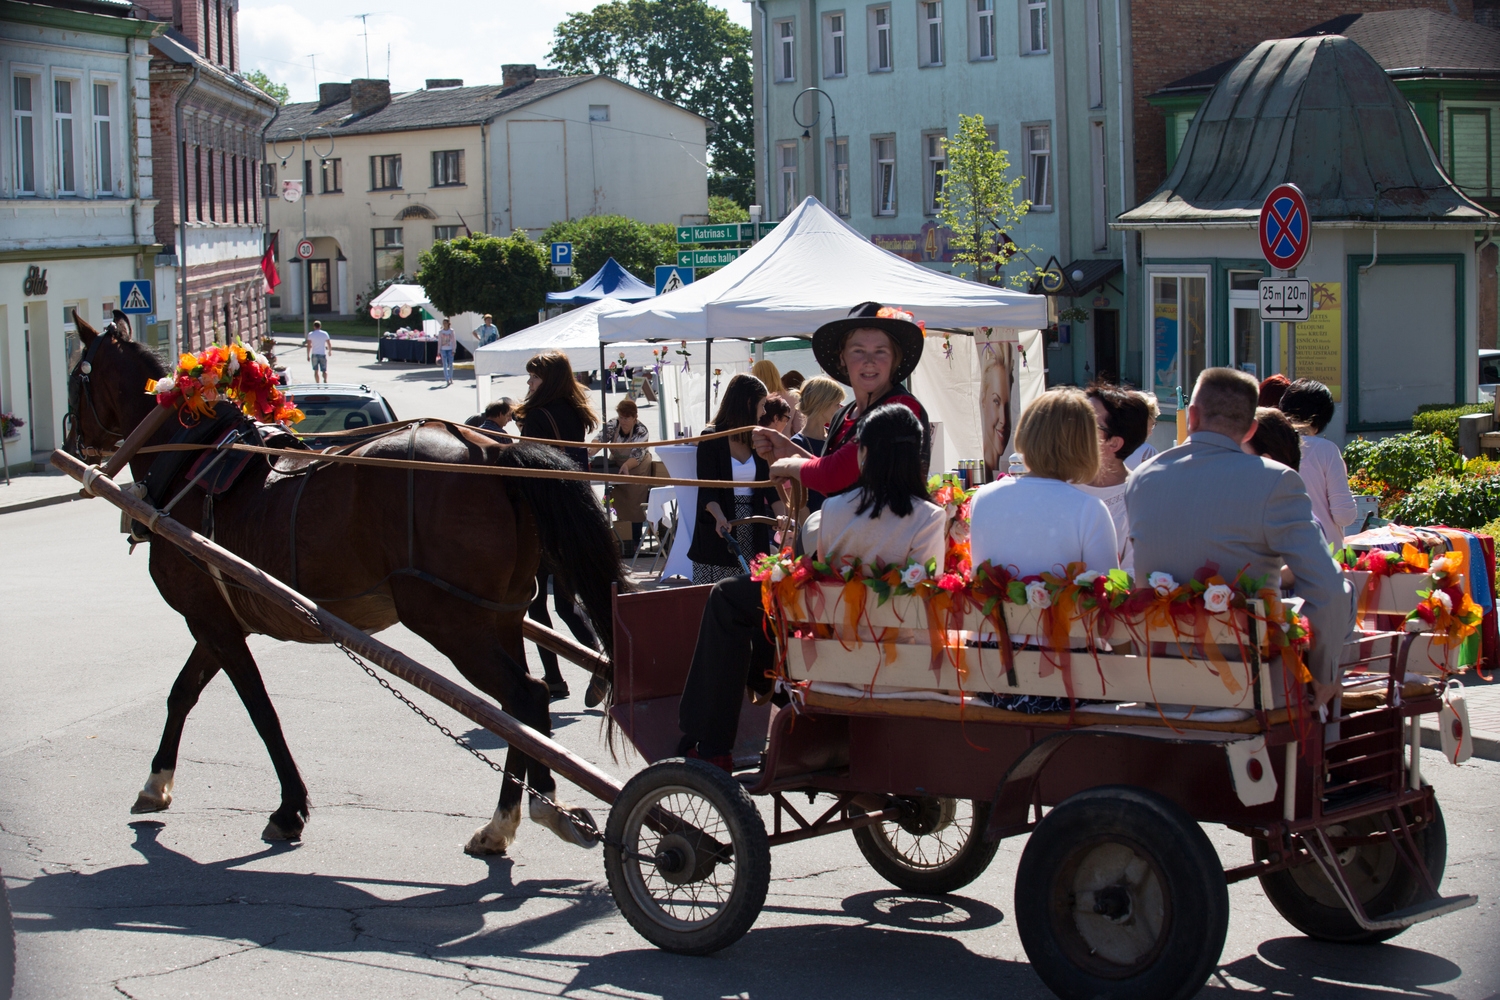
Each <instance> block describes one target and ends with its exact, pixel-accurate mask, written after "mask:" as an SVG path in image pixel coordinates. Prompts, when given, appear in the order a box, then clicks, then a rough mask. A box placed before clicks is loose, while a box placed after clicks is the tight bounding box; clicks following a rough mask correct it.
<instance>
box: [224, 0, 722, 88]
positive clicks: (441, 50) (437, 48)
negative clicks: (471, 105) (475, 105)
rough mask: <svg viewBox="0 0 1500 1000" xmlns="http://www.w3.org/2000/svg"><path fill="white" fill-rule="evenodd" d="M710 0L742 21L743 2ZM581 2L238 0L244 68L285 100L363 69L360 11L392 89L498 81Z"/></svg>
mask: <svg viewBox="0 0 1500 1000" xmlns="http://www.w3.org/2000/svg"><path fill="white" fill-rule="evenodd" d="M709 2H710V3H713V4H715V5H716V6H719V7H723V8H724V9H725V10H727V11H729V16H730V17H731V18H733V19H734V20H735V21H737V22H739V23H740V24H745V25H748V24H749V23H750V9H751V7H750V4H748V3H745V2H744V0H709ZM590 6H591V4H590V0H500V2H498V3H495V2H488V3H486V2H480V0H420V2H418V3H410V2H406V3H394V2H392V0H317V2H316V3H306V2H303V3H295V4H293V3H278V2H274V0H241V3H240V45H241V51H242V62H243V65H244V68H245V69H246V70H247V71H248V70H251V69H260V70H263V71H265V74H266V75H267V76H269V77H270V78H271V79H272V80H276V81H279V82H281V83H285V84H286V85H287V86H288V87H290V88H291V91H292V100H294V101H309V100H312V99H313V98H315V97H316V96H317V88H316V84H315V83H314V66H316V72H317V76H316V79H317V81H318V82H324V83H326V82H328V81H332V80H349V79H351V78H353V77H356V76H365V75H366V69H365V67H366V62H365V59H366V44H365V35H364V31H365V28H364V26H363V23H362V22H361V21H360V19H359V18H357V17H355V16H354V15H356V14H363V13H369V14H370V16H369V18H368V19H367V22H368V25H369V46H368V52H369V75H371V76H374V77H378V78H384V77H385V76H386V66H387V51H389V66H390V79H391V86H392V88H393V89H395V90H398V91H399V90H415V89H417V88H419V87H421V86H422V83H423V81H424V80H426V79H427V78H429V77H459V78H461V79H463V81H464V83H466V84H484V83H499V82H500V66H501V64H503V63H537V64H538V65H545V64H546V61H547V50H548V49H550V48H551V46H552V29H553V28H554V27H555V26H556V25H557V24H558V23H559V22H560V21H562V20H563V19H564V18H566V17H567V15H568V14H570V13H572V12H574V11H578V10H587V9H589V7H590ZM387 47H389V49H388V48H387ZM310 56H311V57H313V58H309V57H310Z"/></svg>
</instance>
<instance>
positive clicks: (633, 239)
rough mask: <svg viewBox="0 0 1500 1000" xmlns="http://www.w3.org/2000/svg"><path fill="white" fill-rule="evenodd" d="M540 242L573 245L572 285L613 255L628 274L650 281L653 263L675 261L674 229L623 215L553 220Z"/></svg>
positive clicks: (653, 267)
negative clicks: (561, 220)
mask: <svg viewBox="0 0 1500 1000" xmlns="http://www.w3.org/2000/svg"><path fill="white" fill-rule="evenodd" d="M541 241H542V243H544V244H545V243H571V244H573V276H574V284H577V283H578V282H581V281H583V280H584V279H586V278H588V277H590V276H591V275H592V274H593V273H594V272H595V271H597V270H599V268H601V267H603V266H604V262H605V261H606V260H608V259H609V258H611V257H613V258H614V259H615V263H617V264H619V265H620V266H621V267H623V268H624V269H625V270H627V271H629V272H630V273H631V274H633V275H635V276H636V277H637V278H640V279H641V280H642V281H644V282H646V283H647V284H650V283H651V281H652V280H653V278H654V277H655V274H656V265H658V264H673V263H676V261H677V229H676V227H675V226H672V225H670V224H668V223H658V224H655V225H647V224H646V223H644V222H637V221H636V220H635V219H630V218H626V217H625V216H623V215H586V216H584V217H583V218H581V219H573V220H570V221H567V222H554V223H552V225H550V226H548V227H547V231H546V232H544V233H542V240H541Z"/></svg>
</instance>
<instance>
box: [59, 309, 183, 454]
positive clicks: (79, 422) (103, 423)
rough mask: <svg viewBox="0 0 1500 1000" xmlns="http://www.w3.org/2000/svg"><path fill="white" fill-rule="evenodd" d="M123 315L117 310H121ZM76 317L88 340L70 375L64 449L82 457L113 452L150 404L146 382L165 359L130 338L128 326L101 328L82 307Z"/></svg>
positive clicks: (162, 371)
mask: <svg viewBox="0 0 1500 1000" xmlns="http://www.w3.org/2000/svg"><path fill="white" fill-rule="evenodd" d="M117 315H118V314H117ZM73 323H74V325H75V326H76V327H77V329H78V339H79V341H80V342H81V343H82V345H83V349H82V351H81V352H80V354H79V358H78V363H77V364H76V365H74V366H73V370H72V372H71V373H69V375H68V415H67V418H66V420H65V421H64V423H65V425H66V426H65V427H64V433H63V450H64V451H66V452H68V453H69V454H71V455H74V456H76V457H78V458H81V459H93V458H97V457H99V456H103V455H108V454H111V453H112V452H114V450H115V449H116V448H118V447H119V445H120V442H121V441H123V440H124V438H125V436H126V435H127V434H129V433H130V431H131V429H132V428H133V427H135V425H136V424H137V423H139V422H140V420H141V418H142V417H143V416H145V414H146V413H148V412H150V409H151V397H150V396H148V395H147V394H146V382H147V381H148V380H149V379H154V378H161V377H162V376H164V375H165V374H166V369H165V368H164V367H163V366H162V363H161V359H160V358H158V357H157V356H156V355H155V354H154V353H152V352H151V351H149V350H147V349H146V348H144V347H143V346H141V345H140V344H137V343H135V342H134V341H133V340H131V339H130V328H129V326H123V328H122V324H120V323H119V322H118V319H117V321H116V322H115V323H111V324H110V325H109V326H107V327H105V329H104V330H103V331H102V332H101V331H100V330H98V329H96V328H95V327H94V326H93V325H91V324H90V323H89V322H88V321H87V320H85V319H84V318H83V317H82V316H80V315H78V310H76V309H75V310H73Z"/></svg>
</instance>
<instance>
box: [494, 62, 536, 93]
mask: <svg viewBox="0 0 1500 1000" xmlns="http://www.w3.org/2000/svg"><path fill="white" fill-rule="evenodd" d="M535 79H536V63H506V64H504V65H502V66H501V67H500V86H501V87H503V88H505V89H506V90H509V89H510V88H511V87H519V86H521V85H523V84H527V83H530V82H531V81H533V80H535Z"/></svg>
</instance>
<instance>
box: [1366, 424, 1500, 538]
mask: <svg viewBox="0 0 1500 1000" xmlns="http://www.w3.org/2000/svg"><path fill="white" fill-rule="evenodd" d="M1344 464H1345V465H1346V466H1348V468H1349V472H1350V474H1351V475H1353V474H1355V473H1358V474H1360V475H1362V476H1363V477H1364V478H1366V479H1369V480H1378V481H1380V482H1383V483H1385V484H1386V486H1387V488H1388V489H1389V490H1391V491H1392V492H1400V491H1403V490H1409V489H1411V488H1412V487H1414V486H1416V485H1417V484H1418V483H1420V482H1422V481H1423V480H1425V479H1430V478H1431V477H1433V476H1447V475H1453V474H1455V473H1457V472H1458V471H1459V470H1461V469H1462V468H1463V456H1461V455H1459V453H1458V452H1457V451H1455V450H1454V447H1453V445H1452V444H1451V443H1450V442H1449V440H1448V439H1447V438H1445V437H1444V436H1443V435H1441V434H1433V433H1426V434H1419V433H1416V432H1410V433H1406V434H1394V435H1392V436H1391V437H1388V438H1382V439H1381V440H1379V441H1366V440H1365V439H1364V438H1358V439H1356V440H1354V441H1350V442H1349V443H1348V444H1347V445H1345V446H1344ZM1382 516H1389V515H1386V514H1382ZM1486 520H1488V519H1486ZM1402 523H1404V524H1428V523H1430V522H1427V521H1404V522H1402ZM1481 523H1482V522H1481Z"/></svg>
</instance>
